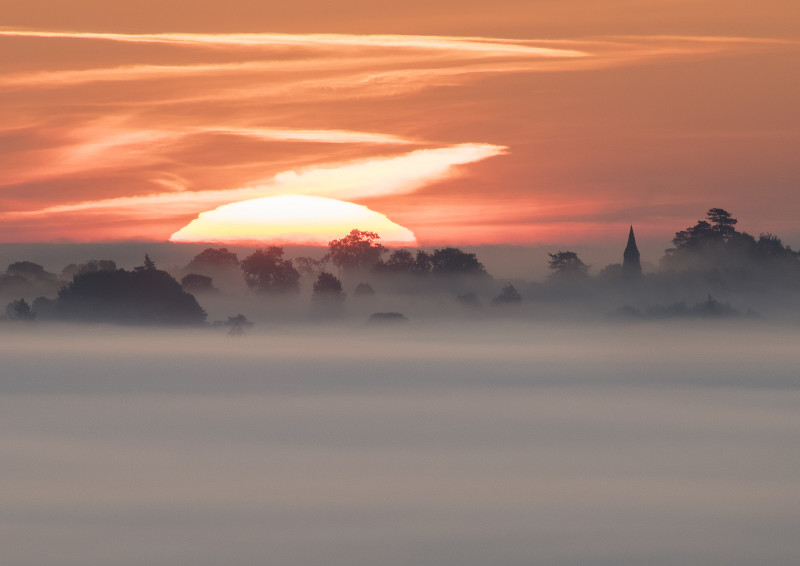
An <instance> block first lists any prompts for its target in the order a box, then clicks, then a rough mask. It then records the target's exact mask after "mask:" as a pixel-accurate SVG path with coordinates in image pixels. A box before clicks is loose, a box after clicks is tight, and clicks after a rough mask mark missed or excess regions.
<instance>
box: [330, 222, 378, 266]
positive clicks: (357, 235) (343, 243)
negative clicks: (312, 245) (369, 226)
mask: <svg viewBox="0 0 800 566" xmlns="http://www.w3.org/2000/svg"><path fill="white" fill-rule="evenodd" d="M379 239H380V236H378V234H376V233H375V232H366V231H362V230H358V229H353V230H351V231H350V233H349V234H348V235H347V236H345V237H344V238H340V239H338V240H332V241H331V242H329V243H328V255H327V258H328V259H330V260H331V261H332V262H333V264H334V265H335V266H336V267H339V268H342V269H345V270H353V269H369V268H371V267H372V266H374V265H375V264H376V263H378V260H380V258H381V255H382V254H383V253H384V252H386V248H385V247H384V246H382V245H381V244H379V243H378V242H377V240H379Z"/></svg>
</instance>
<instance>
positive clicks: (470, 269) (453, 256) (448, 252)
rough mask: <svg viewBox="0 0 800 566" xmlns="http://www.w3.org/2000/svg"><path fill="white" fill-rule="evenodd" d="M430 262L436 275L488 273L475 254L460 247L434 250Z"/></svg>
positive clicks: (432, 271)
mask: <svg viewBox="0 0 800 566" xmlns="http://www.w3.org/2000/svg"><path fill="white" fill-rule="evenodd" d="M430 263H431V273H433V274H434V275H487V273H486V268H485V267H484V266H483V264H482V263H481V262H479V261H478V258H477V257H476V255H475V254H473V253H468V252H465V251H462V250H460V249H458V248H443V249H440V250H434V252H433V255H432V256H430Z"/></svg>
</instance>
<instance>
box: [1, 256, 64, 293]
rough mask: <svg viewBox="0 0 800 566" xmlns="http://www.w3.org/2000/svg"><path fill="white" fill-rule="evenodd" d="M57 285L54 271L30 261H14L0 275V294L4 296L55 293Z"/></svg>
mask: <svg viewBox="0 0 800 566" xmlns="http://www.w3.org/2000/svg"><path fill="white" fill-rule="evenodd" d="M58 287H59V283H58V277H56V275H55V274H54V273H49V272H47V271H45V269H44V267H42V266H41V265H39V264H38V263H33V262H31V261H17V262H14V263H12V264H10V265H9V266H8V268H7V269H6V272H5V273H4V274H2V275H0V295H2V296H4V297H9V296H14V295H16V296H20V295H23V296H28V297H31V296H38V295H55V293H56V292H57V291H58ZM9 298H10V297H9Z"/></svg>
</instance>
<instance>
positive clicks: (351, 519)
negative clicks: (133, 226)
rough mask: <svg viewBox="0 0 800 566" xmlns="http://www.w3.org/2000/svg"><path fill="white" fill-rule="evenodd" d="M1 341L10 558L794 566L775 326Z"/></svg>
mask: <svg viewBox="0 0 800 566" xmlns="http://www.w3.org/2000/svg"><path fill="white" fill-rule="evenodd" d="M0 332H2V340H0V356H2V359H3V364H2V369H0V375H2V379H0V443H2V445H3V446H4V450H3V456H2V466H0V470H2V472H0V473H2V485H3V490H2V492H1V493H0V525H2V528H0V544H2V547H3V549H4V551H3V553H4V560H7V561H8V563H10V564H15V565H23V566H24V565H34V564H35V565H40V564H59V565H64V566H67V565H81V566H92V565H105V564H111V563H113V564H119V565H123V566H125V565H137V566H138V565H140V564H152V565H162V564H163V565H168V564H169V565H172V564H179V563H186V564H189V563H190V564H196V565H209V566H211V565H214V566H216V565H218V564H223V563H226V564H238V565H257V564H258V565H260V564H264V563H271V564H281V565H303V566H315V565H320V566H321V565H325V566H331V565H348V566H358V565H373V564H389V565H395V564H396V565H406V564H430V565H434V564H436V565H438V564H460V565H465V566H470V565H476V566H477V565H485V564H491V563H494V564H504V565H517V564H518V565H523V564H524V565H529V564H531V563H533V562H535V563H542V564H551V565H559V564H563V565H567V564H568V565H576V564H586V565H589V564H591V565H598V564H599V565H604V564H607V565H612V564H613V565H628V564H629V565H639V564H651V565H667V564H726V565H742V566H744V565H747V566H749V565H751V564H755V563H761V564H790V563H796V562H797V561H798V559H800V544H798V542H797V537H796V532H797V529H798V527H800V519H799V518H798V514H797V509H798V504H800V501H798V494H799V493H800V489H798V488H799V487H800V485H799V484H800V482H799V481H798V477H797V472H796V470H797V469H798V465H800V453H798V451H797V450H796V442H797V438H798V434H800V417H799V416H798V413H797V410H796V408H797V406H798V402H800V391H798V384H799V383H798V378H797V375H798V372H797V368H798V367H799V366H800V364H799V362H800V355H798V353H797V349H796V340H794V339H793V338H792V332H791V331H787V329H785V328H783V329H781V328H777V329H776V328H774V327H767V326H766V325H763V324H753V323H751V324H749V325H747V326H744V325H740V326H737V325H732V324H726V325H724V326H722V325H718V324H717V325H713V326H712V325H700V326H698V325H696V324H695V325H694V326H693V325H689V324H687V323H685V322H684V321H682V322H680V323H677V322H670V323H663V324H639V325H617V324H607V325H594V324H583V325H568V324H561V325H553V324H545V323H537V322H526V323H514V322H509V321H505V322H502V321H501V322H495V323H492V324H489V323H483V324H473V325H466V326H465V325H463V324H455V323H451V324H444V323H436V324H434V323H428V324H423V323H421V322H418V321H415V320H411V321H410V322H409V323H408V324H406V325H403V326H402V327H399V328H387V327H380V326H379V327H375V326H366V327H365V326H362V325H358V324H354V323H337V324H321V325H316V326H309V325H286V324H283V325H280V326H278V325H276V326H269V325H258V326H256V327H255V328H253V329H251V330H249V331H248V333H246V334H245V335H244V336H239V337H228V336H225V334H224V333H223V332H220V333H214V332H213V331H210V330H207V329H198V330H185V331H184V330H182V331H178V330H169V329H131V328H122V327H113V326H97V325H94V326H66V325H61V324H55V323H53V324H49V325H35V324H34V325H23V324H15V325H3V326H2V327H0Z"/></svg>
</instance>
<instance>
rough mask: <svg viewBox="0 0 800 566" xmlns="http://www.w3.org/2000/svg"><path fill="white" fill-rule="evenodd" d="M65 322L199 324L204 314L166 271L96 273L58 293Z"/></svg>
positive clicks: (150, 269)
mask: <svg viewBox="0 0 800 566" xmlns="http://www.w3.org/2000/svg"><path fill="white" fill-rule="evenodd" d="M56 312H57V315H58V316H59V318H62V319H66V320H80V321H95V322H115V323H121V324H201V323H203V322H204V321H205V318H206V313H205V311H204V310H203V309H202V308H201V307H200V305H199V304H198V303H197V300H196V299H195V298H194V296H193V295H191V294H189V293H187V292H185V291H184V290H183V289H182V288H181V285H180V283H178V282H177V281H176V280H175V279H174V278H173V277H172V276H171V275H170V274H169V273H167V272H166V271H160V270H158V269H155V268H144V269H138V270H134V271H125V270H122V269H120V270H118V271H95V272H89V273H83V274H81V275H78V276H76V277H75V278H74V279H73V280H72V282H71V283H69V284H67V285H66V286H65V287H63V288H62V289H61V291H59V293H58V298H57V302H56Z"/></svg>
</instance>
